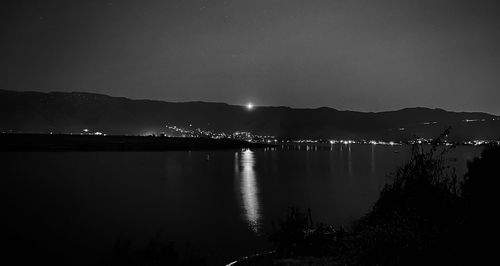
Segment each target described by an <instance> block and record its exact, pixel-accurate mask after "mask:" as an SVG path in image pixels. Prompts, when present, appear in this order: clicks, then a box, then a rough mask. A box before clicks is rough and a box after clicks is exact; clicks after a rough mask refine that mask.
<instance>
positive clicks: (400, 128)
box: [0, 90, 500, 140]
mask: <svg viewBox="0 0 500 266" xmlns="http://www.w3.org/2000/svg"><path fill="white" fill-rule="evenodd" d="M166 124H169V125H177V126H188V125H189V124H192V125H193V127H200V128H205V129H212V130H217V131H224V132H234V131H250V132H252V133H255V134H261V135H274V136H277V137H283V138H325V139H334V138H351V139H380V140H405V139H409V138H412V137H413V136H414V135H417V136H419V137H433V136H436V135H437V134H439V133H440V132H442V131H443V130H444V129H445V128H446V127H448V126H451V127H452V131H451V134H450V138H451V139H452V140H466V139H500V119H499V117H498V116H495V115H491V114H487V113H477V112H474V113H471V112H449V111H445V110H442V109H429V108H421V107H419V108H406V109H402V110H397V111H388V112H376V113H373V112H355V111H339V110H336V109H333V108H326V107H322V108H316V109H303V108H289V107H256V108H254V109H253V110H251V111H248V110H246V109H245V108H244V107H242V106H237V105H229V104H225V103H206V102H185V103H173V102H163V101H152V100H132V99H128V98H123V97H111V96H107V95H102V94H94V93H83V92H72V93H63V92H51V93H41V92H17V91H7V90H0V132H7V131H10V130H12V131H16V132H34V133H35V132H40V133H44V132H57V133H68V132H81V130H82V129H83V128H89V129H91V130H93V131H100V132H104V133H107V134H130V135H139V134H146V133H149V132H156V133H159V132H161V131H164V130H165V125H166Z"/></svg>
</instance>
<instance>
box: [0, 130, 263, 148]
mask: <svg viewBox="0 0 500 266" xmlns="http://www.w3.org/2000/svg"><path fill="white" fill-rule="evenodd" d="M272 146H273V145H269V144H263V143H251V142H246V141H241V140H235V139H210V138H177V137H153V136H118V135H111V136H93V135H64V134H0V151H2V152H16V151H22V152H26V151H56V152H65V151H129V152H132V151H176V150H177V151H181V150H186V151H188V150H226V149H244V148H266V147H272Z"/></svg>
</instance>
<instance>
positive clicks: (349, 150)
mask: <svg viewBox="0 0 500 266" xmlns="http://www.w3.org/2000/svg"><path fill="white" fill-rule="evenodd" d="M347 171H348V174H349V176H352V156H351V144H350V143H349V144H348V150H347Z"/></svg>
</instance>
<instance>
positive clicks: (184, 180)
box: [0, 144, 480, 265]
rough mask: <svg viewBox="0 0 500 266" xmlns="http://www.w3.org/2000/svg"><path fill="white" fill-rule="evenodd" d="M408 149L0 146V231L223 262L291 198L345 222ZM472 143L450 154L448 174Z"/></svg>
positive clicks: (26, 243) (53, 244) (50, 254)
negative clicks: (172, 251)
mask: <svg viewBox="0 0 500 266" xmlns="http://www.w3.org/2000/svg"><path fill="white" fill-rule="evenodd" d="M409 149H410V147H407V146H393V147H391V146H372V145H354V144H352V145H340V144H339V145H333V146H330V145H326V146H322V147H320V148H319V149H317V150H316V149H315V148H314V147H309V150H307V147H305V146H303V147H302V148H301V150H282V149H280V148H278V149H276V150H274V151H272V150H263V149H261V150H252V151H250V150H246V151H241V150H238V151H234V150H233V151H210V152H206V151H191V152H188V151H175V152H124V153H119V152H118V153H115V152H88V153H87V152H62V153H40V152H34V153H0V166H1V167H0V173H1V178H0V187H1V190H2V192H1V194H2V198H3V200H2V205H3V206H4V207H3V208H2V219H3V220H4V222H5V221H6V222H7V223H6V224H7V225H6V226H3V230H5V232H3V233H2V235H6V236H7V237H5V238H4V239H3V240H2V241H3V242H4V243H5V242H7V244H8V245H9V246H10V248H9V249H7V252H10V253H12V254H14V253H15V252H13V251H16V252H19V251H20V250H22V251H21V252H20V253H21V254H24V255H25V256H26V258H27V257H31V258H33V257H36V258H38V259H37V260H39V261H41V262H42V261H50V262H52V263H53V264H59V263H60V264H68V265H88V264H112V261H113V254H114V253H113V252H114V249H113V247H114V244H115V243H116V241H117V240H119V239H120V240H124V239H125V240H130V241H131V243H132V246H133V247H139V248H140V247H144V246H146V245H147V243H148V242H149V240H150V239H152V238H154V237H155V236H157V235H161V237H162V239H164V240H165V241H173V242H174V243H175V246H176V247H177V248H179V249H184V248H185V247H186V246H189V247H190V249H191V250H193V252H195V253H197V254H199V256H201V257H204V258H205V259H207V260H208V261H209V262H211V263H213V264H217V265H219V264H224V263H228V262H230V261H232V260H234V259H237V258H239V257H241V256H244V255H249V254H252V253H255V252H262V251H267V250H269V249H270V244H269V243H268V242H267V240H266V236H265V234H266V232H268V231H269V230H270V227H271V223H272V222H273V221H276V220H277V218H278V217H280V216H283V214H284V213H285V211H286V208H287V207H288V206H291V205H294V206H300V207H304V208H306V207H310V208H311V209H312V210H313V218H314V219H315V220H317V221H322V222H326V223H331V224H335V225H349V223H350V222H351V221H353V220H355V219H357V218H359V217H360V216H362V215H363V214H364V213H366V212H367V211H368V210H369V209H370V206H371V204H373V202H374V201H375V200H376V199H377V197H378V193H379V191H380V189H381V188H382V187H383V185H384V184H385V183H386V182H387V181H388V178H387V174H388V173H390V172H392V171H394V170H395V169H396V167H398V166H400V165H402V163H403V162H404V161H405V160H406V159H407V158H408V156H409ZM394 151H398V152H397V153H395V152H394ZM479 153H480V149H478V148H473V147H458V148H456V149H455V150H454V151H453V152H452V154H451V155H452V156H453V157H455V158H457V162H456V166H457V172H458V173H459V175H462V174H463V173H464V172H465V169H466V168H465V162H466V160H468V159H471V158H473V157H474V156H477V155H479ZM207 157H209V160H208V158H207ZM24 259H25V258H22V257H20V258H19V262H20V264H22V263H21V262H22V261H23V260H24Z"/></svg>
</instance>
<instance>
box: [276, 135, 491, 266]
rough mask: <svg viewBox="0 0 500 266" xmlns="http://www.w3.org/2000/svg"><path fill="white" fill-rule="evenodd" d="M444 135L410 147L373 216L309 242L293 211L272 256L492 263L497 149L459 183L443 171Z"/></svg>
mask: <svg viewBox="0 0 500 266" xmlns="http://www.w3.org/2000/svg"><path fill="white" fill-rule="evenodd" d="M447 133H448V132H447V131H446V132H444V133H443V134H441V135H440V136H439V137H438V138H436V139H435V140H434V141H433V142H432V145H430V146H423V145H415V146H413V149H412V154H411V158H410V159H409V160H408V161H407V162H406V163H405V164H404V165H403V166H402V167H401V168H399V169H398V170H397V171H396V173H395V174H394V175H393V181H392V182H391V183H390V184H388V185H386V186H385V187H384V189H383V190H382V192H381V194H380V198H379V199H378V200H377V202H376V203H375V204H374V206H373V209H372V211H371V212H369V213H368V214H367V215H365V216H364V217H363V218H361V219H360V220H358V221H357V222H355V223H354V225H353V228H352V230H351V231H349V232H344V231H342V232H341V233H340V232H338V231H335V230H333V229H332V230H331V232H332V234H331V235H330V236H329V238H319V239H320V240H318V239H315V238H308V237H307V235H306V233H305V232H308V230H311V229H314V227H313V226H312V221H311V222H309V220H308V217H310V215H309V216H308V215H307V214H304V213H301V212H300V211H298V210H297V209H292V210H291V212H290V214H289V215H288V216H287V218H286V219H285V220H284V221H281V222H280V227H279V230H278V231H276V233H274V234H273V235H272V236H273V238H272V239H273V240H274V241H276V242H277V243H278V245H277V246H278V249H277V253H278V254H279V255H280V256H282V257H283V256H285V257H286V256H330V257H334V258H335V264H342V265H344V264H349V265H428V264H431V265H450V264H454V265H476V264H478V263H481V262H484V261H486V258H490V257H492V255H493V254H495V253H494V251H493V246H492V245H491V244H490V242H492V240H496V235H497V234H496V231H497V230H496V227H497V225H496V222H494V221H496V219H494V216H496V215H495V211H494V210H495V205H494V203H495V202H496V201H495V199H496V197H495V191H496V190H498V178H499V177H500V176H499V174H498V173H499V168H498V167H499V163H500V147H498V146H491V147H488V148H486V149H485V150H484V151H483V152H482V154H481V157H480V158H475V159H474V160H473V161H471V162H469V163H468V173H467V174H466V176H465V177H464V179H463V182H462V183H460V182H458V181H457V176H456V174H455V171H454V169H453V168H451V167H449V166H448V160H449V159H448V157H447V156H446V155H447V153H448V151H449V150H450V149H451V148H449V147H446V146H443V145H440V144H441V140H442V138H443V137H445V136H446V135H447ZM323 228H324V226H323ZM318 232H320V230H318ZM319 235H321V236H322V235H328V234H324V232H323V233H321V234H319Z"/></svg>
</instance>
